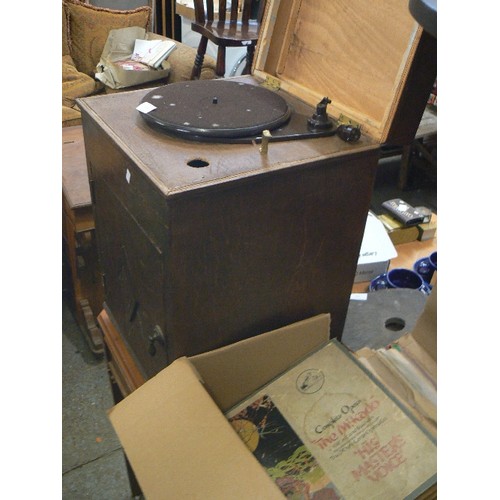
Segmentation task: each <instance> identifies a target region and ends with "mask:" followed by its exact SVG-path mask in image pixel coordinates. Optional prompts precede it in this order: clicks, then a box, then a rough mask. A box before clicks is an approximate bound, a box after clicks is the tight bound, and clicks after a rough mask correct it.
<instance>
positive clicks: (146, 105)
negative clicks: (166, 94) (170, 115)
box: [135, 102, 156, 113]
mask: <svg viewBox="0 0 500 500" xmlns="http://www.w3.org/2000/svg"><path fill="white" fill-rule="evenodd" d="M135 109H137V111H140V112H141V113H149V112H150V111H153V109H156V106H153V104H151V103H150V102H142V103H141V104H139V106H137V108H135Z"/></svg>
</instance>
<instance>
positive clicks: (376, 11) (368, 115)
mask: <svg viewBox="0 0 500 500" xmlns="http://www.w3.org/2000/svg"><path fill="white" fill-rule="evenodd" d="M421 34H422V29H421V28H420V27H419V25H418V24H417V23H416V21H415V20H414V19H413V17H412V16H411V13H410V11H409V9H408V2H404V1H401V0H386V1H384V2H373V1H370V0H336V1H335V2H332V1H330V0H319V1H318V0H293V1H291V2H288V1H287V2H285V1H282V0H281V1H280V0H271V2H270V4H269V5H268V8H267V10H266V13H265V16H264V19H263V24H262V28H261V33H260V37H259V44H258V47H257V52H256V59H255V64H254V71H253V73H254V74H255V75H256V76H258V77H261V78H263V79H265V78H266V76H268V75H270V76H272V77H275V78H278V79H279V80H280V84H281V88H282V89H283V90H285V91H287V92H289V93H291V94H293V95H295V96H297V97H299V98H300V99H302V100H304V101H306V102H307V103H308V104H310V105H312V106H314V105H316V104H317V103H318V102H319V101H320V100H321V99H322V98H323V97H325V96H326V97H329V98H330V99H331V101H332V103H331V104H330V105H329V107H328V111H329V114H330V115H332V116H334V117H336V118H338V117H339V116H340V115H344V116H347V117H349V118H350V119H351V120H354V121H355V122H357V123H360V124H361V125H362V128H363V130H365V132H367V133H368V135H370V136H372V137H373V138H375V139H376V140H378V141H379V142H384V141H385V140H386V138H387V135H388V132H389V129H390V126H391V123H392V120H393V118H394V115H395V113H396V110H397V107H398V103H399V99H400V97H401V94H402V91H403V88H404V85H405V80H406V78H407V75H408V72H409V68H410V67H411V64H412V61H413V58H414V55H415V50H416V47H417V44H418V42H419V39H420V36H421ZM422 111H423V108H422Z"/></svg>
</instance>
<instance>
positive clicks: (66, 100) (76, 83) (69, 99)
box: [62, 55, 96, 108]
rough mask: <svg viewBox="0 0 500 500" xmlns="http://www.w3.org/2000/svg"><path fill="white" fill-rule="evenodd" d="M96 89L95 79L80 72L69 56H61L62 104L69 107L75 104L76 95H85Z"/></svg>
mask: <svg viewBox="0 0 500 500" xmlns="http://www.w3.org/2000/svg"><path fill="white" fill-rule="evenodd" d="M95 90H96V82H95V80H94V79H93V78H92V77H90V76H89V75H86V74H85V73H81V72H80V71H78V70H77V69H76V67H75V63H74V62H73V59H71V56H69V55H66V56H62V104H63V106H69V107H70V108H71V107H73V106H74V105H75V104H76V99H77V98H78V97H85V96H87V95H90V94H92V93H94V92H95Z"/></svg>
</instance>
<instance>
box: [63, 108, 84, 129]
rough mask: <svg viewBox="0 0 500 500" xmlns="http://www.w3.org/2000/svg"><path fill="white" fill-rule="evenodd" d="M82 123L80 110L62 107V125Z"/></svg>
mask: <svg viewBox="0 0 500 500" xmlns="http://www.w3.org/2000/svg"><path fill="white" fill-rule="evenodd" d="M81 124H82V114H81V113H80V110H78V109H74V108H69V107H68V106H63V107H62V126H63V127H73V126H75V125H81Z"/></svg>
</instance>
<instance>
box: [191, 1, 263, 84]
mask: <svg viewBox="0 0 500 500" xmlns="http://www.w3.org/2000/svg"><path fill="white" fill-rule="evenodd" d="M216 1H217V0H216ZM205 2H206V9H205ZM230 2H231V5H230V8H229V12H227V7H226V3H228V4H229V0H228V1H227V2H226V0H218V1H217V3H218V11H217V12H215V9H214V3H215V2H214V0H194V9H195V19H196V20H195V22H193V23H192V24H191V29H192V30H193V31H195V32H196V33H200V35H201V40H200V43H199V45H198V51H197V54H196V58H195V61H194V65H193V70H192V73H191V79H192V80H196V79H198V78H199V77H200V72H201V66H202V64H203V59H204V57H205V53H206V50H207V44H208V40H210V41H212V42H213V43H214V44H215V45H216V46H217V66H216V71H215V73H216V75H217V76H218V77H223V76H224V74H225V72H226V47H246V48H247V54H246V64H245V67H244V69H243V74H249V73H250V70H251V68H252V62H253V56H254V52H255V46H256V44H257V39H258V36H259V28H260V21H261V18H262V13H263V11H264V3H265V0H230ZM239 3H241V4H242V11H241V12H240V6H239ZM226 14H228V16H229V19H226Z"/></svg>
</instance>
